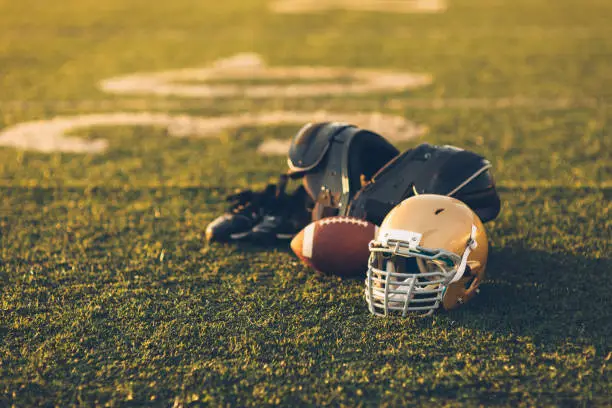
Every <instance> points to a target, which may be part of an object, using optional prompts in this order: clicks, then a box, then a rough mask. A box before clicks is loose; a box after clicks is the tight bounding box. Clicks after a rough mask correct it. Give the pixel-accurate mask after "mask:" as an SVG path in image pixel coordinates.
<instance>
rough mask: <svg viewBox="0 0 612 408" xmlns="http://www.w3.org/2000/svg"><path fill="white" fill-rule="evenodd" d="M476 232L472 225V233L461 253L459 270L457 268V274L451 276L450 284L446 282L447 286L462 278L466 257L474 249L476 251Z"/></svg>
mask: <svg viewBox="0 0 612 408" xmlns="http://www.w3.org/2000/svg"><path fill="white" fill-rule="evenodd" d="M476 231H478V229H477V228H476V226H475V225H472V232H471V234H470V239H469V240H468V243H467V245H466V247H465V251H463V256H462V257H461V262H460V263H459V268H457V273H455V276H453V278H452V279H451V280H450V282H448V284H449V285H450V284H451V283H454V282H457V281H458V280H459V279H461V278H463V274H464V273H465V268H466V267H467V260H468V257H469V256H470V253H471V252H472V251H473V250H474V249H476V247H478V244H477V243H476Z"/></svg>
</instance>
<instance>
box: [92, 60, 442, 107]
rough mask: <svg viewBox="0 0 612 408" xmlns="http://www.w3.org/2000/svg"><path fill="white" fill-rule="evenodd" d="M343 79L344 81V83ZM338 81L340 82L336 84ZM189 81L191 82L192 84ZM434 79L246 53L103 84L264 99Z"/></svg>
mask: <svg viewBox="0 0 612 408" xmlns="http://www.w3.org/2000/svg"><path fill="white" fill-rule="evenodd" d="M291 79H295V80H296V82H295V83H291V84H288V85H273V84H267V85H264V84H262V85H256V84H248V83H244V84H236V83H235V84H214V83H212V84H206V83H205V81H211V80H213V81H214V80H234V81H248V80H270V81H273V80H291ZM300 79H307V80H319V81H326V82H325V83H306V84H300V83H299V82H297V80H300ZM341 79H344V80H345V83H343V82H339V80H341ZM334 80H336V81H337V82H333V81H334ZM346 80H349V81H348V82H347V81H346ZM190 81H191V82H192V83H188V82H190ZM198 82H199V83H198ZM431 82H432V78H431V76H430V75H427V74H415V73H410V72H398V71H385V70H368V69H353V68H333V67H310V66H307V67H268V66H266V65H265V64H264V62H263V60H262V59H261V57H260V56H259V55H257V54H250V53H249V54H247V53H245V54H238V55H235V56H233V57H231V58H226V59H222V60H219V61H216V62H214V63H213V64H212V65H211V66H209V67H204V68H190V69H180V70H173V71H164V72H149V73H137V74H130V75H125V76H119V77H115V78H109V79H105V80H103V81H102V82H101V83H100V88H101V89H102V90H103V91H105V92H108V93H113V94H129V95H142V94H146V95H158V96H178V97H182V98H229V97H240V98H249V99H262V98H308V97H313V96H323V95H327V96H329V95H348V94H364V93H369V92H390V91H396V92H397V91H402V90H407V89H415V88H420V87H423V86H426V85H429V84H430V83H431Z"/></svg>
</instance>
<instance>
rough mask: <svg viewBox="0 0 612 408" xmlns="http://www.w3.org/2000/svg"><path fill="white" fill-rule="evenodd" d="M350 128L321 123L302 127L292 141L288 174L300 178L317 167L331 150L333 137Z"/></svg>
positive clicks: (342, 124)
mask: <svg viewBox="0 0 612 408" xmlns="http://www.w3.org/2000/svg"><path fill="white" fill-rule="evenodd" d="M350 126H351V125H349V124H346V123H335V122H321V123H308V124H306V125H305V126H304V127H302V129H300V131H299V132H298V133H297V134H296V135H295V137H294V138H293V140H292V141H291V147H290V148H289V158H288V160H287V163H288V165H289V172H288V174H290V175H292V176H299V175H302V174H304V173H306V172H308V171H310V170H312V169H314V168H315V167H317V166H318V165H319V163H321V161H322V160H323V158H324V157H325V153H327V151H328V150H329V146H330V144H331V142H332V140H333V137H334V136H335V135H336V134H338V133H339V132H341V131H342V130H343V129H345V128H347V127H350Z"/></svg>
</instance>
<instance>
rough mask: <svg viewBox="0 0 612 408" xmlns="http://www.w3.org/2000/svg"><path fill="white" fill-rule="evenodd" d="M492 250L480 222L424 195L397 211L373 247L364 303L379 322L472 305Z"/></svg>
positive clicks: (447, 200)
mask: <svg viewBox="0 0 612 408" xmlns="http://www.w3.org/2000/svg"><path fill="white" fill-rule="evenodd" d="M488 252H489V244H488V241H487V234H486V232H485V229H484V226H483V225H482V222H481V221H480V219H479V218H478V216H477V215H476V214H475V213H474V212H473V211H472V210H471V209H470V208H469V207H468V206H467V205H466V204H464V203H463V202H461V201H459V200H456V199H454V198H451V197H447V196H441V195H433V194H425V195H417V196H414V197H410V198H408V199H406V200H404V201H403V202H401V203H400V204H399V205H397V206H396V207H395V208H393V210H391V212H389V214H387V216H386V217H385V219H384V221H383V222H382V224H381V226H380V229H379V230H378V234H377V237H376V238H375V240H374V241H372V242H370V259H369V267H368V275H367V278H366V289H365V297H366V302H367V303H368V307H369V309H370V312H372V313H373V314H375V315H378V316H387V315H389V314H391V313H401V315H402V316H406V314H407V313H408V312H412V311H415V312H418V313H420V314H422V315H423V316H427V315H430V314H432V313H433V312H434V311H435V310H436V309H438V307H439V306H440V305H442V306H443V307H444V309H446V310H451V309H454V308H456V307H458V306H460V305H461V304H463V303H465V302H467V301H469V300H470V299H471V298H472V297H474V295H476V293H478V286H479V285H480V283H481V282H482V280H483V279H484V276H485V268H486V266H487V255H488Z"/></svg>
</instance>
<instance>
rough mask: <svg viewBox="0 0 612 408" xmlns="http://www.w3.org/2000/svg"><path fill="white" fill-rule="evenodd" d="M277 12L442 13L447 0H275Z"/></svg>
mask: <svg viewBox="0 0 612 408" xmlns="http://www.w3.org/2000/svg"><path fill="white" fill-rule="evenodd" d="M270 8H271V9H272V11H274V12H277V13H312V12H321V11H326V10H338V9H344V10H357V11H383V12H391V13H440V12H443V11H445V10H446V8H447V4H446V0H274V1H272V2H271V3H270Z"/></svg>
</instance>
